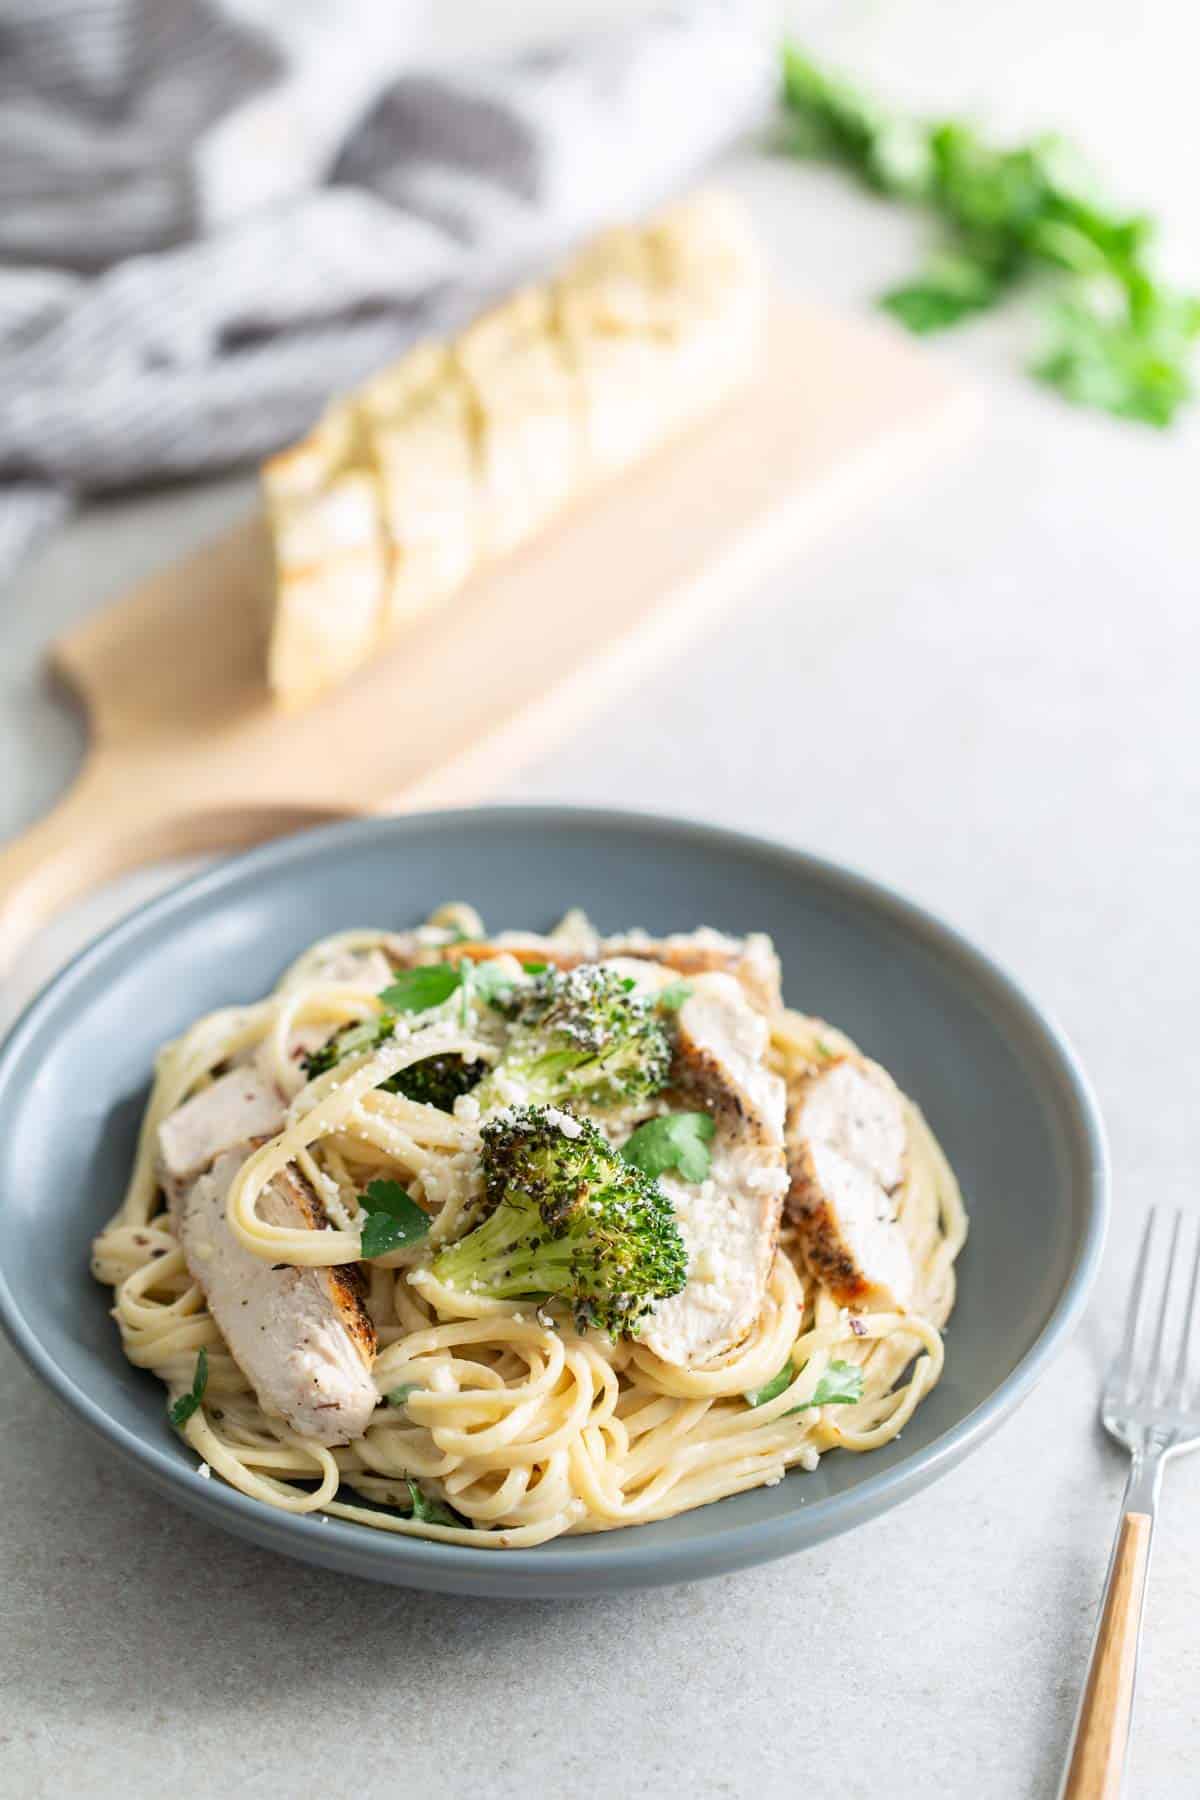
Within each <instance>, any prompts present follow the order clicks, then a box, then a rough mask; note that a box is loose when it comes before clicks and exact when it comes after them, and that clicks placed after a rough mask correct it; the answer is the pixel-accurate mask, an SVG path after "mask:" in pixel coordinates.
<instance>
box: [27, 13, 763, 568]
mask: <svg viewBox="0 0 1200 1800" xmlns="http://www.w3.org/2000/svg"><path fill="white" fill-rule="evenodd" d="M418 23H419V13H418V0H304V4H299V3H298V0H0V580H2V579H3V578H4V576H5V575H6V574H8V573H10V572H11V571H12V569H13V568H15V566H16V564H17V562H18V560H19V558H20V557H21V555H22V554H23V552H24V551H25V550H26V549H27V548H28V546H29V545H30V543H31V542H32V541H33V540H34V538H35V537H36V536H37V535H38V534H39V533H40V532H41V531H43V530H45V529H46V528H47V527H48V526H49V525H51V524H52V523H53V522H55V521H56V520H58V519H59V518H61V517H62V515H63V514H64V513H65V512H66V511H67V509H68V508H69V507H70V506H71V505H72V504H73V503H74V502H75V501H76V500H77V499H78V498H80V497H82V496H84V495H87V494H95V493H101V492H104V491H106V490H113V489H116V488H120V487H125V486H128V485H130V484H134V483H137V482H139V481H146V480H157V479H161V478H164V477H172V476H178V475H183V474H191V473H196V472H200V471H204V470H211V469H215V468H218V467H221V466H224V465H230V464H234V463H237V462H240V461H244V460H247V459H250V458H257V457H260V456H262V455H264V454H265V453H267V452H268V451H270V450H272V449H274V448H276V447H277V446H278V445H279V444H281V443H284V442H286V441H288V440H289V439H290V438H292V437H294V436H296V435H297V434H298V433H300V432H301V431H303V430H304V429H305V427H306V426H307V425H308V424H309V423H310V421H311V420H312V419H313V418H314V416H315V415H316V413H317V411H318V410H319V408H320V407H321V405H322V404H323V402H324V401H325V400H326V399H327V398H328V397H329V396H330V394H332V393H335V392H337V391H339V390H342V389H345V388H347V387H349V386H351V385H353V384H354V383H355V382H357V381H358V380H360V379H361V378H362V377H363V376H364V375H365V374H366V373H367V372H368V371H370V370H371V369H373V368H376V367H378V366H379V365H380V364H382V363H384V362H386V361H387V360H388V359H389V358H391V357H393V356H395V355H397V354H398V353H399V352H401V351H402V350H403V349H404V348H405V347H406V345H407V344H409V343H410V342H411V341H412V340H413V338H414V337H416V336H417V335H419V334H420V333H422V332H425V331H428V330H430V329H431V328H437V329H440V328H442V327H444V326H447V325H450V324H453V323H454V322H455V321H456V320H457V319H458V318H461V317H462V316H463V314H464V313H465V312H467V311H468V310H470V309H471V308H472V307H473V306H475V305H478V304H479V301H480V299H481V298H482V297H484V296H485V295H486V294H487V293H488V292H489V291H491V290H495V289H497V288H499V287H500V286H501V285H503V284H504V283H506V282H508V281H511V280H512V279H513V278H514V277H515V276H516V275H518V274H519V273H521V272H523V271H524V270H525V269H528V268H531V267H534V266H536V265H537V264H538V262H540V261H544V260H546V259H547V258H548V257H550V256H552V255H555V254H558V253H560V252H561V251H562V249H563V248H564V247H565V246H566V245H567V244H568V243H569V242H570V241H571V240H572V239H574V238H576V237H578V236H579V235H580V234H581V233H584V232H586V231H588V230H591V229H593V228H595V227H596V226H597V225H599V224H601V223H603V222H605V221H606V220H609V219H613V218H619V217H621V216H624V215H629V214H633V213H636V212H639V211H641V210H644V208H645V207H646V206H647V205H649V204H651V203H653V202H654V201H655V200H657V199H658V198H659V197H660V196H661V195H663V194H665V193H667V192H669V191H670V189H671V188H672V187H674V186H676V185H677V184H678V183H679V182H680V181H681V180H683V178H684V177H685V176H686V175H687V174H688V173H689V172H690V171H691V170H692V169H693V168H694V167H695V166H696V165H698V164H699V163H701V162H702V161H703V160H704V159H705V158H706V157H707V156H709V155H711V154H712V153H713V152H715V151H716V150H717V149H719V148H720V147H721V146H722V145H723V144H725V143H726V142H728V141H729V140H730V139H731V138H733V137H734V136H736V135H737V134H738V133H739V132H741V131H742V130H744V129H745V127H746V126H747V125H748V124H749V123H750V122H751V121H752V119H753V118H754V117H755V116H756V114H757V113H758V112H759V111H760V109H761V108H762V106H763V104H764V102H765V99H766V96H767V91H768V85H769V73H768V58H767V55H766V52H765V49H764V46H763V44H762V43H761V41H760V39H759V37H758V35H757V34H756V32H755V30H754V28H753V26H752V24H751V23H750V22H749V20H748V19H747V17H746V14H745V12H744V11H743V8H742V7H741V6H740V5H738V4H737V3H736V0H693V3H692V4H680V5H676V6H675V7H674V8H673V9H672V10H670V11H665V12H662V13H659V14H655V15H653V16H650V17H646V18H642V19H640V20H638V21H636V22H634V23H632V24H628V25H625V26H623V27H621V28H620V29H610V30H606V31H602V32H600V33H598V34H596V35H593V36H590V37H587V38H583V39H580V40H579V41H577V42H575V43H573V44H569V45H567V46H565V47H562V48H553V49H544V50H537V51H532V52H526V53H524V54H520V55H516V56H512V57H509V58H508V59H506V60H503V61H498V62H492V63H489V64H487V65H472V66H470V67H463V68H460V67H457V66H456V67H453V68H448V69H441V70H438V71H436V72H416V71H414V70H413V69H412V68H411V66H410V65H411V62H412V49H411V47H412V44H413V41H414V36H415V31H416V27H417V25H418Z"/></svg>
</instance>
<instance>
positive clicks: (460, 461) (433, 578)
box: [358, 344, 479, 638]
mask: <svg viewBox="0 0 1200 1800" xmlns="http://www.w3.org/2000/svg"><path fill="white" fill-rule="evenodd" d="M358 410H359V417H360V422H361V433H362V437H363V440H364V442H365V443H366V444H367V445H369V448H370V454H371V457H372V460H373V466H374V470H375V477H376V480H377V482H378V488H379V496H380V505H381V508H382V516H383V525H384V531H385V534H386V539H387V550H388V566H387V576H386V581H385V587H386V601H385V605H384V609H383V617H382V634H383V636H384V638H387V637H390V636H391V635H393V634H394V633H395V632H396V631H397V630H398V629H399V628H400V627H401V626H403V625H404V624H405V623H406V622H407V621H408V620H410V619H413V618H416V617H417V616H418V615H419V614H420V613H422V612H424V611H426V610H427V609H428V608H429V607H431V606H434V605H436V603H437V602H438V601H439V600H441V599H442V598H443V597H444V596H445V595H447V594H451V593H453V592H454V591H455V589H456V588H459V587H461V586H462V584H463V582H464V581H465V580H466V578H467V576H468V574H469V573H470V571H471V567H472V564H473V563H474V561H475V556H476V550H477V539H478V531H479V526H478V511H479V492H478V490H479V475H478V470H477V460H478V458H477V448H476V421H475V406H474V402H473V400H472V397H471V393H470V390H469V388H468V386H467V383H466V381H465V380H464V379H463V376H462V372H461V370H460V369H459V368H458V365H457V363H456V361H455V358H454V355H453V352H452V350H451V348H450V347H448V346H447V345H445V344H420V345H418V346H417V348H416V349H415V350H413V351H411V352H410V353H409V355H408V356H406V357H405V358H404V359H403V361H402V362H399V363H397V364H395V366H394V367H393V368H390V369H385V370H384V371H383V373H382V374H380V375H376V376H375V377H374V379H373V380H371V381H369V382H368V383H367V385H366V387H365V388H364V389H363V390H362V392H361V394H360V396H359V400H358Z"/></svg>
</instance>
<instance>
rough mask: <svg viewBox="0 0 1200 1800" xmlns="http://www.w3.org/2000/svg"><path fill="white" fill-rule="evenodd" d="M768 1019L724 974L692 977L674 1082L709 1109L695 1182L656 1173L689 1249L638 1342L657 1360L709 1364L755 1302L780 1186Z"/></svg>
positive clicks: (779, 1098)
mask: <svg viewBox="0 0 1200 1800" xmlns="http://www.w3.org/2000/svg"><path fill="white" fill-rule="evenodd" d="M766 1047H767V1024H766V1021H765V1019H764V1018H763V1017H762V1015H761V1014H760V1013H758V1012H756V1011H755V1010H754V1008H753V1006H751V1004H750V1003H749V1001H748V999H747V996H746V994H745V992H744V991H743V989H742V987H741V986H740V985H739V983H738V982H737V981H736V980H735V979H734V978H733V977H732V976H730V975H725V974H701V975H698V976H697V977H696V982H695V988H694V991H693V993H692V994H691V995H690V997H689V998H688V999H687V1000H685V1002H684V1004H683V1006H682V1007H681V1008H680V1012H679V1035H678V1041H677V1048H676V1057H675V1080H676V1082H677V1084H678V1087H679V1089H680V1091H681V1093H682V1094H683V1095H685V1096H686V1097H687V1098H688V1100H689V1101H690V1103H691V1104H693V1105H699V1106H702V1107H703V1108H704V1109H705V1110H706V1111H709V1112H711V1113H712V1115H713V1118H714V1120H715V1124H716V1132H715V1135H714V1137H713V1140H712V1144H711V1153H712V1163H711V1167H710V1170H709V1174H708V1177H707V1179H706V1180H704V1181H703V1182H698V1183H696V1182H687V1181H684V1180H682V1178H680V1177H679V1176H677V1175H673V1174H672V1175H663V1176H660V1177H659V1183H660V1186H661V1187H662V1188H663V1190H664V1192H665V1193H667V1194H668V1195H669V1197H670V1199H671V1201H672V1204H673V1205H674V1207H675V1216H676V1219H677V1220H678V1223H679V1229H680V1231H681V1233H682V1235H683V1239H684V1243H685V1244H686V1246H687V1251H688V1281H687V1286H686V1287H685V1288H684V1289H683V1291H682V1293H679V1294H676V1295H674V1296H673V1297H672V1298H671V1299H669V1300H664V1301H662V1302H661V1303H660V1304H659V1305H658V1306H657V1307H656V1308H655V1310H654V1313H653V1314H652V1316H651V1318H650V1320H649V1322H648V1324H647V1326H646V1327H645V1328H644V1330H643V1333H642V1341H643V1343H645V1344H646V1345H647V1347H648V1348H649V1349H651V1350H652V1351H653V1352H654V1353H655V1355H656V1356H660V1357H661V1358H662V1359H663V1361H664V1362H669V1363H674V1364H677V1365H679V1366H682V1367H688V1366H690V1365H693V1364H696V1363H703V1362H708V1361H710V1360H711V1358H713V1357H714V1356H717V1355H719V1354H720V1353H721V1352H722V1351H723V1350H727V1349H729V1348H730V1346H731V1345H733V1344H736V1343H737V1342H738V1341H739V1340H740V1339H741V1338H743V1337H745V1335H746V1333H747V1332H748V1331H749V1330H750V1328H751V1327H752V1325H753V1324H754V1321H755V1320H756V1319H757V1317H758V1315H759V1312H760V1311H761V1309H762V1303H763V1295H764V1292H765V1290H766V1285H767V1278H768V1276H769V1275H770V1272H771V1263H772V1260H773V1258H774V1255H775V1243H776V1238H777V1236H778V1232H779V1215H780V1209H781V1207H782V1203H783V1195H784V1191H785V1189H786V1188H787V1169H786V1166H785V1161H784V1146H783V1121H784V1087H783V1083H782V1081H781V1080H780V1079H779V1077H778V1076H777V1075H774V1074H772V1073H771V1071H770V1070H769V1069H767V1068H765V1067H764V1066H763V1055H764V1052H765V1050H766Z"/></svg>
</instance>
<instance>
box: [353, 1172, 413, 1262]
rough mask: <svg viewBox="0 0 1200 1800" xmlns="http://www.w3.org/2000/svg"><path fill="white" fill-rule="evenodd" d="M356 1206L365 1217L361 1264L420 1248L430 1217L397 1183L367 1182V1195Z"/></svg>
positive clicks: (359, 1199)
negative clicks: (404, 1249)
mask: <svg viewBox="0 0 1200 1800" xmlns="http://www.w3.org/2000/svg"><path fill="white" fill-rule="evenodd" d="M358 1203H359V1206H360V1207H361V1208H362V1210H363V1212H364V1213H365V1214H366V1215H367V1216H366V1219H365V1220H364V1222H363V1228H362V1255H363V1259H364V1261H367V1262H369V1261H370V1260H371V1258H372V1257H373V1256H386V1255H387V1254H388V1252H389V1251H391V1250H400V1249H403V1248H405V1247H407V1246H408V1245H409V1244H419V1243H420V1241H421V1239H422V1238H423V1237H425V1236H426V1234H427V1233H428V1231H429V1214H428V1213H426V1212H422V1210H421V1208H420V1207H419V1206H418V1205H417V1203H416V1201H415V1200H414V1199H413V1198H412V1196H411V1194H408V1193H406V1192H405V1190H404V1189H403V1188H402V1187H401V1186H400V1183H399V1182H398V1181H390V1180H384V1179H379V1180H377V1181H372V1182H370V1183H369V1184H368V1187H367V1191H366V1193H364V1194H360V1195H359V1197H358Z"/></svg>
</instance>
